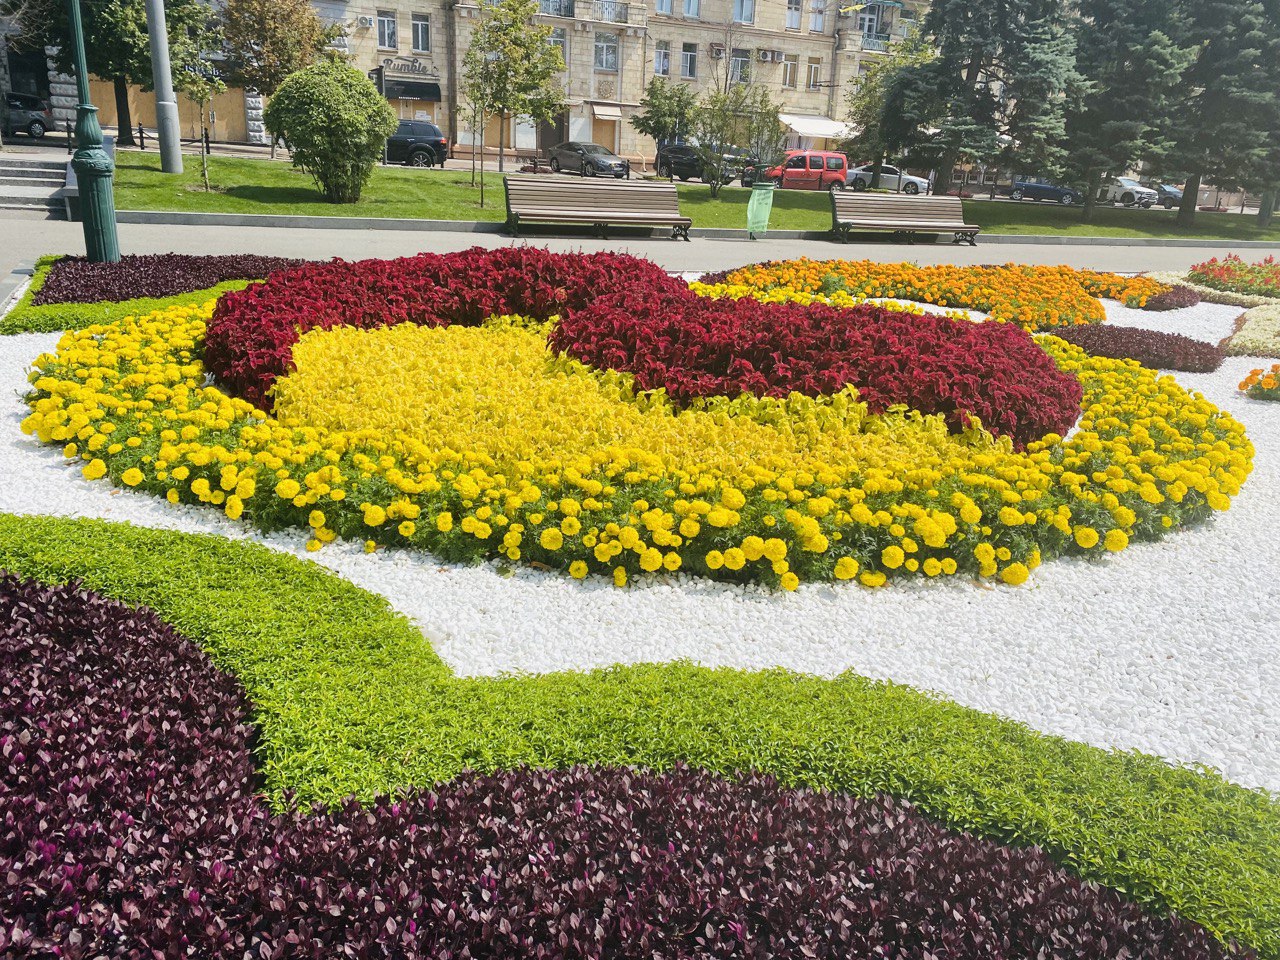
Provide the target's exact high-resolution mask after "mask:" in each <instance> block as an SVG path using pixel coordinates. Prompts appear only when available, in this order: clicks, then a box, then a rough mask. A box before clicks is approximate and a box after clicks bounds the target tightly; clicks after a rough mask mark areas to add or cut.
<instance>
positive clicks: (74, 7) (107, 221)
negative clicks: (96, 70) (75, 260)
mask: <svg viewBox="0 0 1280 960" xmlns="http://www.w3.org/2000/svg"><path fill="white" fill-rule="evenodd" d="M67 12H68V13H69V14H70V22H71V47H72V50H73V51H74V53H75V61H76V92H77V93H78V94H79V100H80V102H79V103H78V104H77V105H76V152H75V155H74V156H73V157H72V158H71V166H72V168H73V169H74V170H75V172H76V184H77V186H78V187H79V190H80V219H81V220H82V221H83V223H84V246H85V252H86V253H87V254H88V255H89V259H90V261H92V262H93V263H115V262H117V261H118V260H119V259H120V238H119V237H118V236H117V235H116V204H115V197H114V196H113V195H112V192H111V175H112V173H113V172H114V171H115V164H114V163H112V162H111V157H110V156H109V155H108V154H107V151H106V150H104V149H102V127H101V126H100V125H99V124H98V108H97V107H95V106H94V105H93V104H92V103H91V102H90V100H89V68H88V67H87V66H86V65H85V58H84V25H83V24H82V23H81V22H80V0H67Z"/></svg>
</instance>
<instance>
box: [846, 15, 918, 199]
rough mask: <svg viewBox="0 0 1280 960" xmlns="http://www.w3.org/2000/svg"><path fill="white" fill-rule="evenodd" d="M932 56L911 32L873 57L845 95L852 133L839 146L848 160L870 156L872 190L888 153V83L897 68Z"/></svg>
mask: <svg viewBox="0 0 1280 960" xmlns="http://www.w3.org/2000/svg"><path fill="white" fill-rule="evenodd" d="M933 57H934V52H933V48H932V47H931V46H929V44H927V43H925V42H924V41H923V40H921V39H920V37H919V35H918V34H914V33H913V34H912V36H910V37H908V38H907V39H906V40H905V41H903V42H902V43H898V44H894V45H893V47H891V48H890V51H889V53H888V54H886V55H885V56H883V57H881V58H879V59H878V60H876V61H875V63H874V64H873V65H872V67H871V69H870V70H869V71H868V72H867V74H866V76H864V77H862V78H861V80H860V81H859V82H858V83H857V84H855V85H854V86H853V87H851V88H850V90H849V93H848V94H847V96H846V97H845V107H846V111H845V121H846V123H847V124H848V126H849V128H850V129H851V130H852V131H853V133H852V134H851V135H850V137H849V139H848V140H846V141H845V142H844V143H843V144H841V149H842V150H843V151H844V152H845V153H846V154H847V155H848V157H849V160H850V161H851V162H857V160H858V158H860V157H870V158H872V164H873V166H872V168H871V183H870V187H871V188H872V189H873V190H874V189H875V188H877V187H879V186H880V172H881V167H883V166H884V158H885V156H886V155H887V154H888V153H890V147H889V143H888V137H887V133H888V131H887V130H886V127H885V122H884V120H885V117H884V103H885V101H886V99H887V98H888V86H889V84H890V82H891V81H892V80H893V78H894V77H895V76H896V75H897V74H898V72H899V71H901V70H904V69H906V68H907V67H912V66H919V65H922V64H925V63H928V62H929V61H930V60H932V59H933Z"/></svg>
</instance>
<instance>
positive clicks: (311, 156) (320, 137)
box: [263, 58, 397, 203]
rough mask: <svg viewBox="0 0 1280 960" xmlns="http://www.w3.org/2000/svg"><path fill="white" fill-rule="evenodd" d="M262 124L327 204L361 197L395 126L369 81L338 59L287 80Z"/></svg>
mask: <svg viewBox="0 0 1280 960" xmlns="http://www.w3.org/2000/svg"><path fill="white" fill-rule="evenodd" d="M263 120H264V121H265V123H266V126H267V131H268V132H269V133H270V134H271V135H272V136H273V137H279V138H280V139H282V140H284V142H285V146H287V147H288V148H289V149H290V150H292V151H293V165H294V166H295V167H301V168H302V169H303V170H305V171H306V172H307V173H309V174H311V176H312V178H313V179H314V180H315V182H316V184H317V185H318V186H319V187H320V189H321V191H322V192H323V193H324V195H325V199H327V200H328V201H329V202H330V203H355V202H356V201H357V200H359V199H360V191H361V190H362V189H364V185H365V184H366V183H368V182H369V177H370V176H372V175H373V165H374V164H375V163H377V161H378V158H379V157H381V156H382V149H383V145H384V144H385V143H386V141H387V137H389V136H391V134H392V132H393V131H394V130H395V129H396V124H397V120H396V114H395V111H394V110H392V109H391V105H390V104H389V103H387V101H386V100H385V99H384V98H383V96H382V94H380V93H379V92H378V88H377V87H375V86H374V85H373V81H372V80H370V79H369V78H368V77H367V76H365V75H364V73H362V72H361V71H360V70H357V69H356V68H355V67H353V66H350V65H349V64H347V63H345V62H342V61H339V60H337V59H336V58H335V59H327V60H322V61H321V62H320V63H316V64H313V65H312V66H310V67H307V68H306V69H304V70H299V71H298V72H297V73H295V74H293V75H291V76H289V77H286V78H285V81H284V82H283V83H282V84H280V89H279V90H277V91H276V95H275V96H274V97H272V98H271V102H270V103H269V104H267V109H266V112H265V113H264V115H263Z"/></svg>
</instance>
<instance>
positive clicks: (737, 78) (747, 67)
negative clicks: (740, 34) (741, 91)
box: [729, 48, 751, 83]
mask: <svg viewBox="0 0 1280 960" xmlns="http://www.w3.org/2000/svg"><path fill="white" fill-rule="evenodd" d="M750 79H751V51H750V50H739V49H736V48H735V49H733V50H730V51H729V82H730V83H747V82H748V81H750Z"/></svg>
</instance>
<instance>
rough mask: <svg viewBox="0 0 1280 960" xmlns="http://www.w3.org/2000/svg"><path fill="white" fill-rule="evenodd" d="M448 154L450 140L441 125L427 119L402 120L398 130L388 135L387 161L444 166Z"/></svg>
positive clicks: (408, 164) (411, 164) (412, 165)
mask: <svg viewBox="0 0 1280 960" xmlns="http://www.w3.org/2000/svg"><path fill="white" fill-rule="evenodd" d="M447 156H449V141H448V140H446V139H445V135H444V133H443V132H441V130H440V128H439V127H437V126H436V125H435V124H434V123H428V122H427V121H425V120H401V121H400V126H398V127H397V128H396V132H395V133H393V134H392V135H391V136H389V137H387V163H403V164H405V165H407V166H410V167H434V166H436V165H439V166H444V160H445V157H447Z"/></svg>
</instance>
